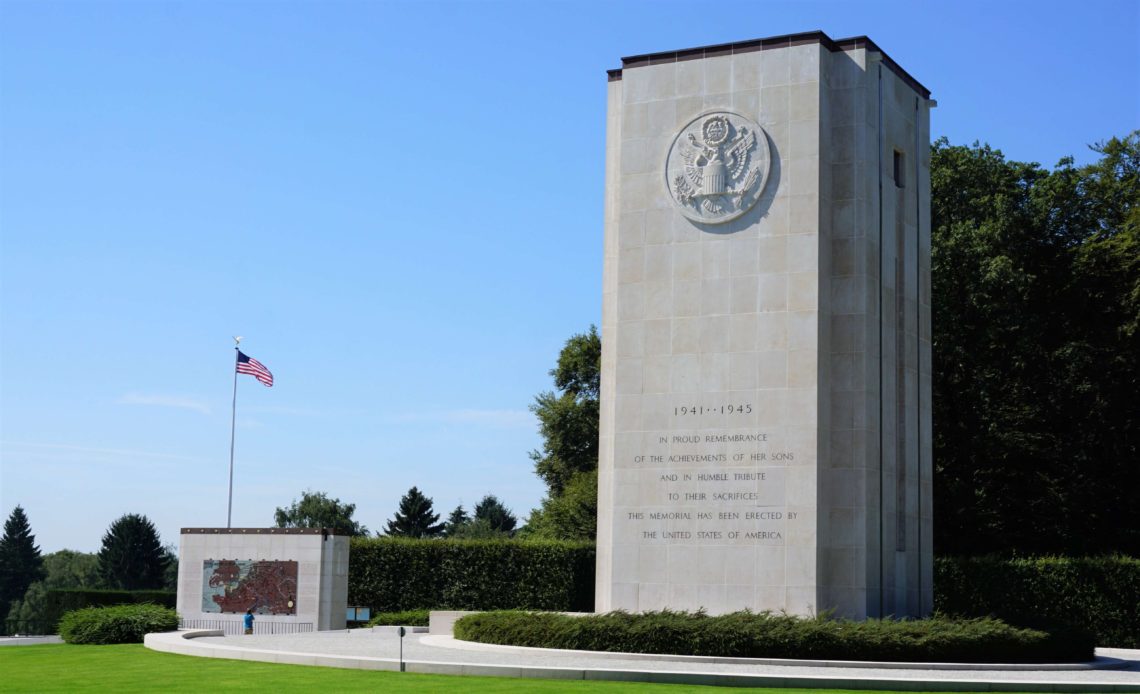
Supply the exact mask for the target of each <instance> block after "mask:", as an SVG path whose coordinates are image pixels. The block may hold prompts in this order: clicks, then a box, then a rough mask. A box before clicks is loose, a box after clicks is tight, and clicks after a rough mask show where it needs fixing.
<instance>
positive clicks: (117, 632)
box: [59, 604, 178, 645]
mask: <svg viewBox="0 0 1140 694" xmlns="http://www.w3.org/2000/svg"><path fill="white" fill-rule="evenodd" d="M177 628H178V613H177V612H175V611H174V610H172V609H170V608H168V607H162V606H159V605H152V604H143V605H116V606H114V607H86V608H84V609H81V610H74V611H72V612H68V613H67V614H65V615H64V616H63V619H61V620H60V622H59V635H60V636H61V637H62V638H63V640H64V641H66V642H67V643H76V644H98V645H105V644H111V643H142V640H143V636H145V635H147V634H150V633H153V632H161V631H174V630H176V629H177Z"/></svg>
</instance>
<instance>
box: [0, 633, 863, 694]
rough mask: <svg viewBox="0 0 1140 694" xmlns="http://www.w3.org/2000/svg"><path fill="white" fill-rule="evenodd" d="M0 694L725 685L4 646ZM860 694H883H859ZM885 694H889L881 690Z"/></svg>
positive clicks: (635, 690)
mask: <svg viewBox="0 0 1140 694" xmlns="http://www.w3.org/2000/svg"><path fill="white" fill-rule="evenodd" d="M0 672H3V673H4V674H3V676H2V677H0V692H36V693H40V692H48V693H50V692H107V691H110V692H116V693H130V692H164V694H165V693H167V692H174V693H177V692H194V693H198V692H205V691H208V692H223V693H224V692H263V691H271V692H274V693H275V694H278V693H282V694H288V693H290V692H306V693H307V692H315V691H325V692H338V693H339V692H385V694H406V693H411V692H415V693H416V694H423V693H426V694H433V693H436V692H438V693H439V694H444V693H446V694H452V693H453V692H464V694H467V693H470V694H500V693H502V692H527V693H528V694H529V693H530V692H535V693H536V694H584V693H585V692H600V693H601V694H686V693H688V692H692V693H694V694H697V693H700V694H724V692H726V691H727V690H725V689H723V688H720V687H691V686H685V685H675V684H643V683H636V682H581V681H562V680H533V679H512V678H505V677H456V676H450V675H418V674H410V673H399V672H372V671H365V670H340V669H336V668H323V667H305V666H300V665H277V664H273V663H255V662H249V661H242V660H219V659H215V658H195V657H192V656H185V655H173V654H170V653H159V652H156V651H151V650H148V649H146V648H144V647H143V646H141V645H137V644H127V645H118V646H71V645H67V644H62V645H45V646H4V647H0ZM731 691H732V692H741V693H742V694H747V693H751V694H792V693H793V692H794V693H800V692H803V693H805V694H806V693H808V692H815V693H816V694H846V693H845V692H844V690H835V689H812V690H808V689H794V690H792V689H732V690H731ZM859 694H876V693H875V692H866V691H864V692H860V693H859ZM879 694H883V693H882V692H880V693H879Z"/></svg>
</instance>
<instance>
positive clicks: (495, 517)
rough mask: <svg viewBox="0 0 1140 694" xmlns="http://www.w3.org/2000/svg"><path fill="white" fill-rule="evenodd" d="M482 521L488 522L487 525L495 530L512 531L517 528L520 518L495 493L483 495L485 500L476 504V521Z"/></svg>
mask: <svg viewBox="0 0 1140 694" xmlns="http://www.w3.org/2000/svg"><path fill="white" fill-rule="evenodd" d="M480 521H482V522H484V523H486V524H487V526H488V527H489V528H490V529H491V530H494V531H498V532H503V533H510V532H511V531H513V530H514V529H515V524H516V523H518V519H517V518H515V514H513V513H511V511H510V509H508V508H507V507H506V506H504V505H503V502H501V501H499V499H498V497H496V496H495V495H494V494H488V495H487V496H485V497H483V500H482V501H480V502H479V503H477V504H475V519H474V521H473V522H474V523H479V522H480Z"/></svg>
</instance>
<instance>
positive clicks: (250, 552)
mask: <svg viewBox="0 0 1140 694" xmlns="http://www.w3.org/2000/svg"><path fill="white" fill-rule="evenodd" d="M348 547H349V543H348V537H347V536H344V535H336V534H335V533H334V532H333V531H332V530H329V529H326V528H183V529H182V534H181V544H180V547H179V554H178V613H179V614H180V615H181V616H182V619H183V620H184V622H186V623H188V624H194V625H196V626H204V627H208V628H215V627H209V624H210V623H214V622H219V623H220V622H240V620H241V617H242V615H244V614H245V611H246V610H248V609H252V610H253V611H254V614H256V615H257V616H256V621H255V624H258V625H263V626H262V627H261V628H263V629H264V628H265V627H264V625H265V624H266V623H273V624H281V625H283V626H281V627H280V629H281V630H283V631H286V630H298V631H309V630H313V631H324V630H328V629H343V628H344V627H345V608H346V607H347V605H348V552H349V549H348ZM285 625H291V626H285Z"/></svg>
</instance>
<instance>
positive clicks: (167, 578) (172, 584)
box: [162, 544, 178, 593]
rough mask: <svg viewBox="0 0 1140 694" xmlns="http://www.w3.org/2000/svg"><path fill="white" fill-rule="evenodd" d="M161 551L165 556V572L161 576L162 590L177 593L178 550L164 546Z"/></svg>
mask: <svg viewBox="0 0 1140 694" xmlns="http://www.w3.org/2000/svg"><path fill="white" fill-rule="evenodd" d="M162 551H163V552H164V553H165V554H166V572H165V573H164V574H163V575H162V588H163V590H169V591H173V592H175V593H177V592H178V548H177V547H175V546H174V545H172V544H171V545H165V546H164V547H163V548H162Z"/></svg>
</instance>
